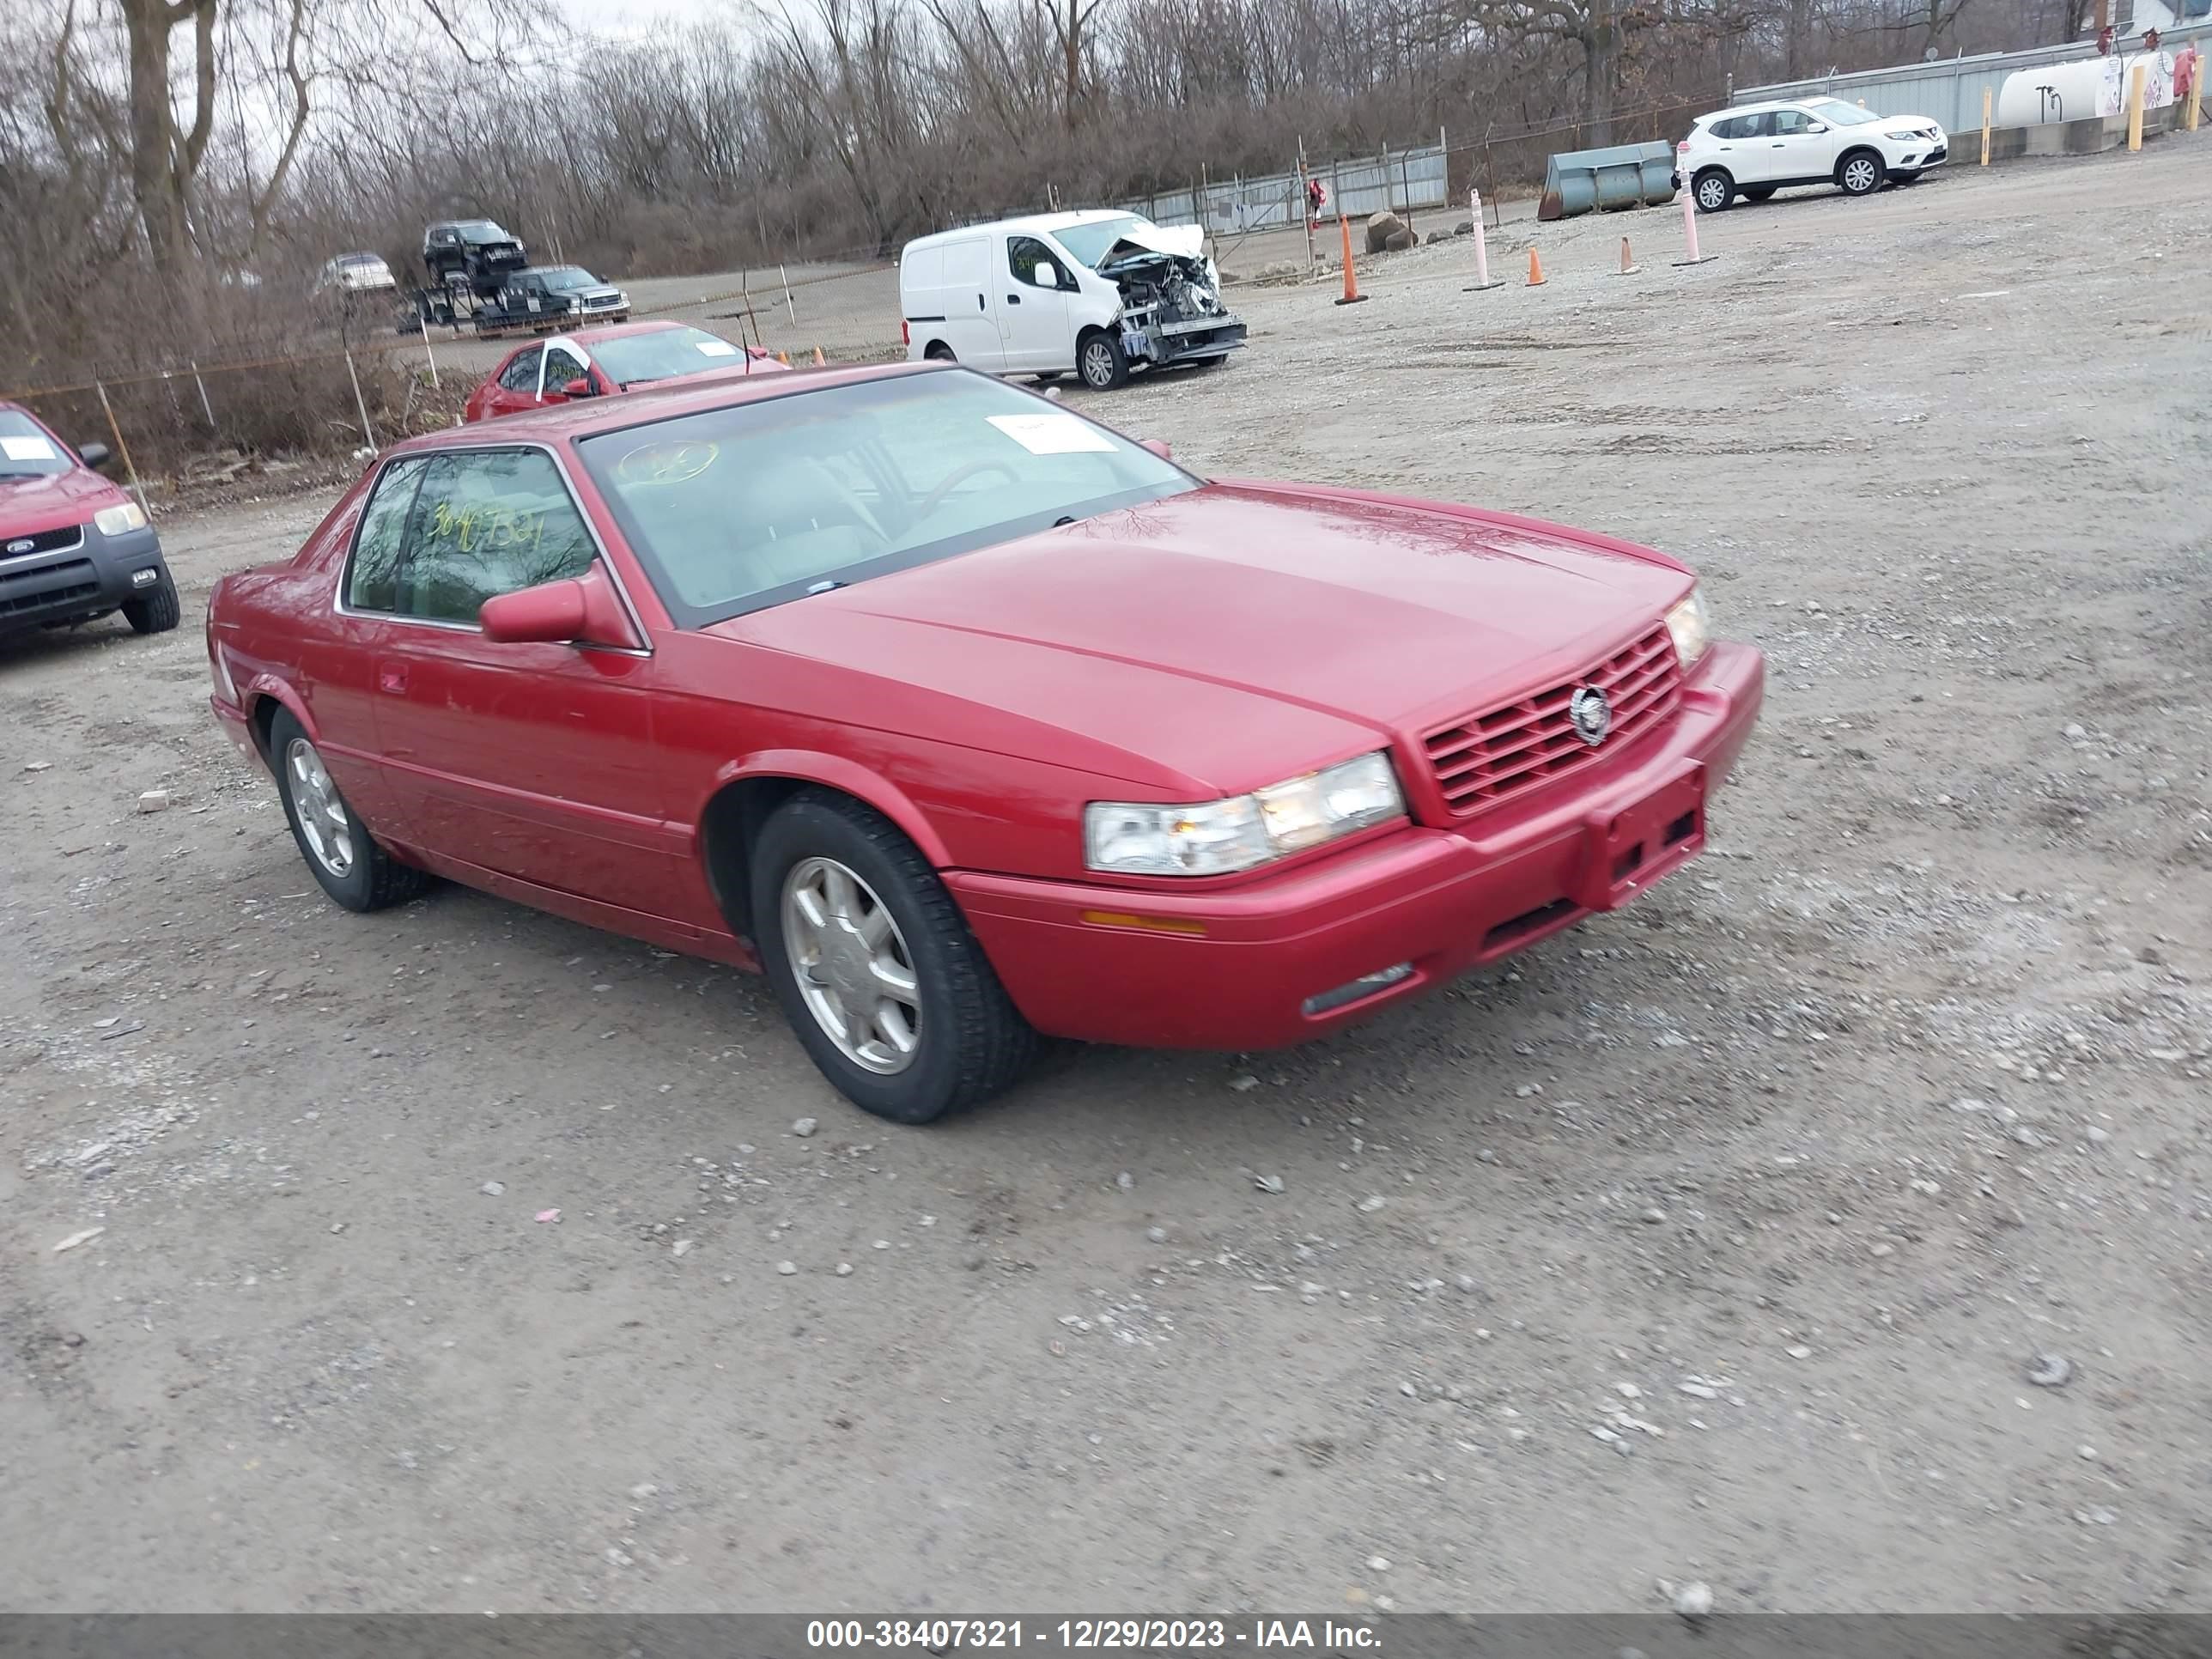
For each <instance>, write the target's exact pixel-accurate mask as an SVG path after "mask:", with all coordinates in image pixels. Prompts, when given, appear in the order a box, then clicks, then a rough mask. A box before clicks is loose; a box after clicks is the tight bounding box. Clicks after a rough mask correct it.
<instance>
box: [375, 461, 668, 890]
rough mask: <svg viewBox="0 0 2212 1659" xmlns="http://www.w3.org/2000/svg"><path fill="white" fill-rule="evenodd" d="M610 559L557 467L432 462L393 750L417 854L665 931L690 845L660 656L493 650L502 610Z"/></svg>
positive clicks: (389, 651) (393, 602) (381, 695)
mask: <svg viewBox="0 0 2212 1659" xmlns="http://www.w3.org/2000/svg"><path fill="white" fill-rule="evenodd" d="M599 557H600V555H599V550H598V546H597V544H596V543H595V541H594V540H593V538H592V533H591V531H590V529H589V528H588V526H586V521H585V520H584V516H583V513H582V512H581V510H580V508H579V507H577V505H576V502H575V500H574V497H573V496H572V495H570V493H569V491H568V484H567V482H566V480H565V479H564V478H563V477H562V473H561V470H560V468H559V466H558V465H556V462H555V460H554V459H553V457H552V455H551V454H550V453H548V452H547V451H546V450H544V449H542V448H539V447H536V446H534V445H532V446H522V445H517V446H511V447H490V446H480V447H471V448H465V449H455V450H449V451H446V452H444V453H439V454H435V455H433V456H432V457H430V459H429V461H428V465H426V466H425V467H424V468H423V469H422V474H421V481H420V483H419V485H418V487H417V489H416V495H415V500H414V502H413V505H412V507H411V510H410V513H409V514H408V518H407V524H406V529H405V531H404V536H403V538H402V543H401V550H400V556H399V563H398V569H397V571H396V573H395V575H394V580H392V584H391V587H390V591H389V593H388V595H387V596H386V598H385V599H383V601H382V603H383V604H384V605H386V607H387V611H386V617H385V620H386V623H387V624H388V625H387V627H386V629H384V630H383V632H382V635H381V638H380V642H379V646H378V648H377V650H376V653H375V670H374V694H373V696H372V702H373V705H374V717H375V730H376V740H377V749H378V752H379V753H380V756H381V757H382V760H383V763H384V769H385V773H386V778H387V779H388V780H389V783H390V787H391V789H392V793H393V795H394V796H395V797H396V804H397V805H398V811H399V812H400V814H401V816H402V817H403V819H404V822H405V823H406V824H407V834H406V836H404V839H405V840H406V841H407V842H408V843H409V844H410V845H414V846H419V847H421V848H422V849H423V850H424V851H425V852H426V853H428V854H435V855H437V856H440V857H442V858H445V859H447V860H453V861H455V862H457V863H460V864H465V865H467V866H470V867H471V869H472V870H474V871H477V872H487V873H489V874H491V875H495V876H500V877H506V878H510V879H512V880H514V881H519V882H522V883H526V884H529V885H531V886H532V887H536V888H539V889H544V890H550V891H552V892H557V893H566V894H572V895H574V896H579V897H582V898H586V899H591V900H593V901H595V902H599V903H601V904H611V905H615V906H617V907H619V908H623V909H625V910H629V911H633V912H637V913H641V914H644V915H665V914H666V913H667V910H668V908H669V905H670V902H671V901H670V898H669V895H671V893H674V892H677V891H679V890H682V888H683V883H684V874H685V872H684V870H683V869H682V868H679V867H678V866H679V865H680V864H681V862H682V859H683V856H684V852H685V851H686V850H688V848H689V844H690V837H689V835H688V833H685V832H682V827H681V826H671V824H669V823H667V822H665V817H666V815H665V812H664V811H663V793H664V792H663V789H662V787H661V781H660V777H659V772H658V770H657V756H658V750H656V748H655V746H654V744H653V729H652V720H651V706H652V696H651V688H652V684H653V653H652V652H651V650H650V648H647V649H644V650H627V649H622V648H617V647H602V646H590V645H586V646H577V645H555V644H546V643H540V642H535V641H532V642H512V641H493V640H488V639H486V638H485V637H484V635H483V628H482V627H481V625H480V624H479V623H478V621H477V611H478V610H479V608H480V607H481V606H482V605H483V602H484V600H486V599H490V598H492V597H493V596H494V595H495V594H499V593H507V592H515V591H516V590H518V589H520V588H524V587H530V586H536V585H537V584H538V583H540V582H545V581H553V580H559V579H561V578H563V577H568V576H575V575H580V574H582V573H583V572H584V571H586V570H587V569H589V568H591V566H592V562H594V560H596V559H598V558H599Z"/></svg>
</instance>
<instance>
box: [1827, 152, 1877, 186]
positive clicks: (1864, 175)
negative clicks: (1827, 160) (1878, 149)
mask: <svg viewBox="0 0 2212 1659" xmlns="http://www.w3.org/2000/svg"><path fill="white" fill-rule="evenodd" d="M1881 173H1882V167H1881V162H1879V161H1875V158H1874V157H1873V156H1871V155H1868V154H1866V153H1865V152H1864V151H1863V150H1862V151H1861V152H1860V153H1859V154H1858V155H1854V156H1852V157H1851V158H1850V160H1849V161H1845V162H1844V170H1843V173H1842V175H1841V176H1840V177H1839V178H1838V179H1837V181H1836V182H1837V183H1838V184H1840V185H1842V186H1843V187H1844V195H1846V196H1871V195H1872V194H1873V193H1874V191H1875V189H1876V187H1877V186H1879V185H1881Z"/></svg>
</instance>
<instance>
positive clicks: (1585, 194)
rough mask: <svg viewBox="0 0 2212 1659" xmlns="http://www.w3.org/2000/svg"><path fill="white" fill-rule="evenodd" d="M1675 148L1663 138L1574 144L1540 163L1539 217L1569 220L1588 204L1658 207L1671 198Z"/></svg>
mask: <svg viewBox="0 0 2212 1659" xmlns="http://www.w3.org/2000/svg"><path fill="white" fill-rule="evenodd" d="M1673 200H1674V146H1673V145H1672V144H1669V143H1664V142H1663V141H1662V142H1655V143H1649V144H1615V145H1614V146H1613V148H1612V149H1574V150H1569V151H1567V152H1566V153H1565V154H1564V155H1554V156H1553V157H1552V159H1551V160H1550V161H1548V162H1547V163H1546V164H1545V167H1544V199H1543V200H1542V201H1541V202H1539V203H1538V204H1536V216H1537V217H1538V218H1539V219H1571V218H1573V217H1574V216H1575V215H1577V213H1588V212H1589V211H1590V210H1592V209H1593V208H1599V209H1612V208H1632V207H1657V206H1658V205H1659V204H1661V203H1662V202H1671V201H1673Z"/></svg>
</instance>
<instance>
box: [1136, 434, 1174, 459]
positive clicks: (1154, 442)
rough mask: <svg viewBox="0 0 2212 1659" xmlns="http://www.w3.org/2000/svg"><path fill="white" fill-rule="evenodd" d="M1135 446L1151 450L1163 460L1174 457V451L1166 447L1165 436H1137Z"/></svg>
mask: <svg viewBox="0 0 2212 1659" xmlns="http://www.w3.org/2000/svg"><path fill="white" fill-rule="evenodd" d="M1137 447H1138V448H1139V449H1149V450H1151V451H1152V453H1153V454H1155V455H1157V456H1158V457H1159V458H1160V459H1162V460H1164V461H1171V460H1173V459H1175V451H1174V450H1172V449H1170V448H1169V447H1168V441H1167V440H1166V439H1165V438H1139V439H1138V440H1137Z"/></svg>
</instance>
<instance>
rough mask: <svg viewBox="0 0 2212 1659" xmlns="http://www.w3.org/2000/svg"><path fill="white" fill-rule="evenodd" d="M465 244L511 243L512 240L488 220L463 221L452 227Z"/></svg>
mask: <svg viewBox="0 0 2212 1659" xmlns="http://www.w3.org/2000/svg"><path fill="white" fill-rule="evenodd" d="M453 228H454V229H455V230H458V231H459V232H460V233H461V240H463V241H465V242H511V241H513V240H514V238H513V237H512V236H510V235H508V234H507V233H506V232H505V231H503V230H501V228H499V227H498V226H497V225H495V224H494V223H493V222H491V221H490V220H489V219H465V220H463V221H462V222H460V223H459V224H457V225H455V226H454V227H453Z"/></svg>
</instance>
